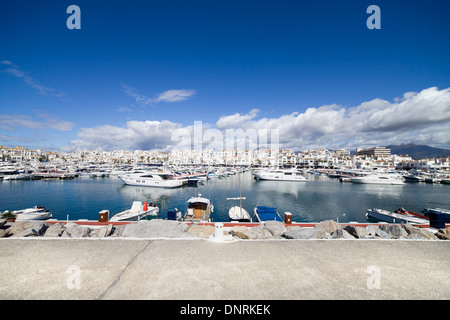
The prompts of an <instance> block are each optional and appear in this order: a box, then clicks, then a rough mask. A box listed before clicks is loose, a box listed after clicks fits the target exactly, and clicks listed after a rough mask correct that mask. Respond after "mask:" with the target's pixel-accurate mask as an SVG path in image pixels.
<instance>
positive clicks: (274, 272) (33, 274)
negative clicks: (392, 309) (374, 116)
mask: <svg viewBox="0 0 450 320" xmlns="http://www.w3.org/2000/svg"><path fill="white" fill-rule="evenodd" d="M0 299H171V300H172V299H187V300H191V299H194V300H196V299H201V300H203V299H233V300H234V299H237V300H240V299H250V300H253V299H258V300H259V299H445V300H448V299H450V242H446V241H413V240H408V241H406V240H278V241H236V242H233V243H212V242H208V241H206V240H125V239H105V240H98V239H89V240H81V239H37V238H34V239H29V238H28V239H11V238H10V239H0Z"/></svg>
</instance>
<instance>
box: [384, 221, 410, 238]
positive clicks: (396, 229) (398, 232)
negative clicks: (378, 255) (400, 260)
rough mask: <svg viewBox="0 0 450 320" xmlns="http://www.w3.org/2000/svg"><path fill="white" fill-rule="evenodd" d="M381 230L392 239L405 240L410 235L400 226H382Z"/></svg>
mask: <svg viewBox="0 0 450 320" xmlns="http://www.w3.org/2000/svg"><path fill="white" fill-rule="evenodd" d="M381 229H382V230H383V231H385V232H386V233H387V234H388V235H389V236H390V237H391V239H404V238H406V237H407V236H408V233H407V232H406V230H405V229H404V228H403V226H402V225H400V224H387V225H383V226H381Z"/></svg>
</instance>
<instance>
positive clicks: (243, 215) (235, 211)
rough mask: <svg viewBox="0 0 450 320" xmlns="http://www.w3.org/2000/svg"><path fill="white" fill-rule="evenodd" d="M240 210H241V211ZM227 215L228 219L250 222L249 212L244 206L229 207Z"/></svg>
mask: <svg viewBox="0 0 450 320" xmlns="http://www.w3.org/2000/svg"><path fill="white" fill-rule="evenodd" d="M241 210H242V211H241ZM228 217H229V218H230V221H238V222H251V221H252V218H251V216H250V214H249V213H248V212H247V210H245V209H244V208H242V209H241V207H238V206H235V207H231V208H230V210H229V211H228Z"/></svg>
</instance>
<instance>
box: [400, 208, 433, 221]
mask: <svg viewBox="0 0 450 320" xmlns="http://www.w3.org/2000/svg"><path fill="white" fill-rule="evenodd" d="M394 212H396V213H401V214H405V215H409V216H414V217H418V218H421V219H425V220H429V219H430V218H429V217H427V216H424V215H422V214H418V213H415V212H412V211H408V210H406V209H405V208H398V209H397V210H394Z"/></svg>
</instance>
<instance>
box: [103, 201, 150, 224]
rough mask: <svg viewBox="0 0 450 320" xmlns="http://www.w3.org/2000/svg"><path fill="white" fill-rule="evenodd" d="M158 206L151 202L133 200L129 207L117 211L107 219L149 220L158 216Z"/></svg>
mask: <svg viewBox="0 0 450 320" xmlns="http://www.w3.org/2000/svg"><path fill="white" fill-rule="evenodd" d="M158 213H159V208H158V207H157V206H156V205H154V204H153V203H150V204H148V203H147V202H144V203H142V201H133V204H132V206H131V209H128V210H125V211H122V212H119V213H117V214H115V215H114V216H112V217H111V219H110V220H109V221H112V222H114V221H139V220H150V219H154V218H157V217H158Z"/></svg>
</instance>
